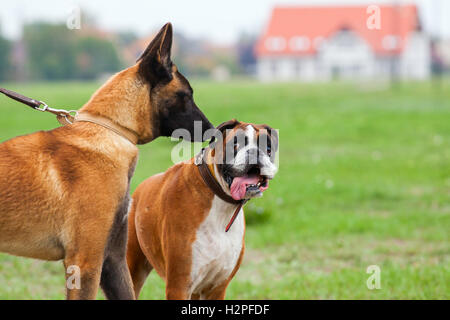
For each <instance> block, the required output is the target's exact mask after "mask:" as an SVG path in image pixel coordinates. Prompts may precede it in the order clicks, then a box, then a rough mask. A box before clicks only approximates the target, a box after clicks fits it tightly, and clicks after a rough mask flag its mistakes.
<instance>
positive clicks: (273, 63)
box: [270, 59, 278, 76]
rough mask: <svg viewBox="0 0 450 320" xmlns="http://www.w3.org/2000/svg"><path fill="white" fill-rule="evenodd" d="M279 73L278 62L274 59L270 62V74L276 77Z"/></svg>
mask: <svg viewBox="0 0 450 320" xmlns="http://www.w3.org/2000/svg"><path fill="white" fill-rule="evenodd" d="M277 72H278V64H277V60H276V59H273V60H272V61H270V73H271V74H272V76H275V75H276V74H277Z"/></svg>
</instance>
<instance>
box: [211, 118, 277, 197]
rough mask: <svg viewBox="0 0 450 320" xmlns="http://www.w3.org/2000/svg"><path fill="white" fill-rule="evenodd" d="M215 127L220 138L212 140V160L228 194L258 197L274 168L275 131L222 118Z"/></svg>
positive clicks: (275, 170)
mask: <svg viewBox="0 0 450 320" xmlns="http://www.w3.org/2000/svg"><path fill="white" fill-rule="evenodd" d="M217 130H218V132H220V133H221V134H222V135H221V137H222V139H220V138H219V139H217V140H216V139H214V141H213V144H214V154H215V155H214V157H215V158H216V160H215V162H216V165H217V168H218V170H219V173H220V175H221V176H222V178H223V179H224V181H225V183H226V184H227V186H228V188H229V191H230V194H231V196H232V197H233V199H235V200H242V199H250V198H255V197H261V196H262V194H263V192H264V191H265V190H267V188H268V187H269V180H270V179H273V178H274V176H275V174H276V172H277V170H278V168H277V167H276V165H275V154H276V152H277V149H278V133H277V131H276V130H274V129H272V128H271V127H269V126H267V125H255V124H250V123H244V122H239V121H237V120H231V121H228V122H225V123H223V124H221V125H220V126H218V127H217ZM221 140H222V141H221ZM218 160H222V161H218Z"/></svg>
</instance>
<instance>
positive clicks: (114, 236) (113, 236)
mask: <svg viewBox="0 0 450 320" xmlns="http://www.w3.org/2000/svg"><path fill="white" fill-rule="evenodd" d="M129 203H130V199H129V196H128V194H127V195H126V197H125V200H124V201H123V202H122V204H121V205H120V206H119V208H118V211H117V213H116V216H115V220H114V224H113V226H112V228H111V232H110V235H109V239H108V244H107V247H106V250H105V259H104V261H103V269H102V275H101V280H100V285H101V287H102V289H103V292H104V293H105V296H106V298H107V299H109V300H134V299H135V296H134V290H133V281H132V280H131V275H130V272H129V271H128V265H127V259H126V250H127V237H128V216H127V215H128V209H129Z"/></svg>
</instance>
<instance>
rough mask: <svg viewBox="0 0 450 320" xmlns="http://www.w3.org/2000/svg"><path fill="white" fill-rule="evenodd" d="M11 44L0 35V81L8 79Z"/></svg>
mask: <svg viewBox="0 0 450 320" xmlns="http://www.w3.org/2000/svg"><path fill="white" fill-rule="evenodd" d="M10 57H11V43H10V41H9V40H8V39H6V38H4V37H3V36H2V35H1V34H0V81H4V80H7V79H9V71H10V66H11V61H10Z"/></svg>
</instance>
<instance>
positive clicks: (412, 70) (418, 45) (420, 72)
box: [399, 32, 431, 80]
mask: <svg viewBox="0 0 450 320" xmlns="http://www.w3.org/2000/svg"><path fill="white" fill-rule="evenodd" d="M430 67H431V52H430V40H429V39H428V37H427V36H426V35H424V34H423V33H419V32H415V33H412V34H411V35H410V36H409V38H408V39H407V44H406V48H405V50H404V52H403V54H402V55H401V56H400V59H399V72H400V76H401V77H402V78H404V79H411V80H425V79H428V78H429V77H430V74H431V68H430Z"/></svg>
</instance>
